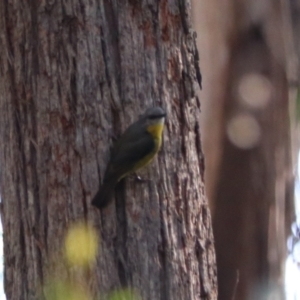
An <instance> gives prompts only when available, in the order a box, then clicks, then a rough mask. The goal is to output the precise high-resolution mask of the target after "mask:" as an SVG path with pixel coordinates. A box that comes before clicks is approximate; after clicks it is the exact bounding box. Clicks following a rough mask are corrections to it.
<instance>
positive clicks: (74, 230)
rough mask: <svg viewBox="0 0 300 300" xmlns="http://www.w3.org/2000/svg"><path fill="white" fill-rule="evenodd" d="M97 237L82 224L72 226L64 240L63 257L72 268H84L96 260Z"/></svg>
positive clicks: (86, 225) (89, 228)
mask: <svg viewBox="0 0 300 300" xmlns="http://www.w3.org/2000/svg"><path fill="white" fill-rule="evenodd" d="M97 250H98V235H97V232H96V231H95V229H94V228H93V227H92V226H90V225H88V224H86V223H83V222H79V223H76V224H74V225H72V226H71V227H70V228H69V230H68V232H67V236H66V239H65V255H66V257H67V260H68V262H69V263H70V265H72V266H86V265H88V264H90V263H92V262H93V261H94V260H95V259H96V255H97Z"/></svg>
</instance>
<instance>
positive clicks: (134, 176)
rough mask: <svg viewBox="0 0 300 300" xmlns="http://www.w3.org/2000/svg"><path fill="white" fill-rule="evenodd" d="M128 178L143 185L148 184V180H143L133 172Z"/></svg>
mask: <svg viewBox="0 0 300 300" xmlns="http://www.w3.org/2000/svg"><path fill="white" fill-rule="evenodd" d="M129 177H130V178H132V179H134V180H135V181H137V182H140V183H145V182H149V181H150V180H149V179H143V178H142V177H141V176H140V175H139V174H138V173H136V172H134V173H132V174H130V175H129Z"/></svg>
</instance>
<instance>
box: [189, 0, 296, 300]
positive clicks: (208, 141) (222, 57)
mask: <svg viewBox="0 0 300 300" xmlns="http://www.w3.org/2000/svg"><path fill="white" fill-rule="evenodd" d="M193 5H194V7H193V18H194V23H195V27H196V30H197V33H198V48H199V51H200V54H201V55H200V65H201V70H202V73H203V91H202V92H201V94H200V97H201V104H202V114H201V129H202V137H203V138H202V141H203V147H204V155H205V162H206V163H205V186H206V192H207V195H208V198H209V203H210V206H211V208H212V215H213V228H214V236H215V242H216V254H217V268H218V286H219V299H220V300H232V299H236V300H237V299H238V300H243V299H284V286H283V282H284V280H283V279H284V262H285V259H286V255H287V253H286V252H287V251H286V239H287V236H288V235H289V234H290V224H291V222H292V219H293V218H294V217H295V212H294V202H293V200H294V199H293V198H294V167H293V166H295V163H296V159H297V156H298V150H299V138H298V136H299V134H296V129H299V128H298V126H297V100H296V99H297V90H298V87H299V37H300V32H299V20H300V18H299V8H300V1H287V0H282V1H279V0H278V1H270V0H259V1H256V0H250V1H249V0H226V1H221V2H220V1H217V0H211V1H194V2H193ZM298 280H300V278H299V279H298Z"/></svg>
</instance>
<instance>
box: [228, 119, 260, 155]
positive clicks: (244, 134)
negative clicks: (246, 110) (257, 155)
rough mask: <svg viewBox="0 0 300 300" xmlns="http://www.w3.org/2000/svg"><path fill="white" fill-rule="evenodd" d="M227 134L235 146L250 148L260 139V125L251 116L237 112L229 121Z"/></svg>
mask: <svg viewBox="0 0 300 300" xmlns="http://www.w3.org/2000/svg"><path fill="white" fill-rule="evenodd" d="M227 136H228V138H229V140H230V141H231V142H232V143H233V144H234V145H235V146H236V147H238V148H242V149H251V148H253V147H255V146H256V145H257V144H258V143H259V141H260V138H261V132H260V126H259V124H258V122H257V121H256V120H255V119H254V118H253V117H252V116H250V115H248V114H239V115H237V116H235V117H233V118H232V119H231V120H230V121H229V123H228V125H227Z"/></svg>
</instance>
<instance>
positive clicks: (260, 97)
mask: <svg viewBox="0 0 300 300" xmlns="http://www.w3.org/2000/svg"><path fill="white" fill-rule="evenodd" d="M272 91H273V87H272V83H271V82H270V80H269V79H268V78H267V77H265V76H263V75H261V74H258V73H250V74H246V75H244V76H243V77H242V78H241V79H240V82H239V85H238V93H239V96H240V100H241V101H242V102H244V103H245V104H247V105H248V106H249V107H251V108H254V109H262V108H265V107H266V106H267V104H268V103H269V102H270V100H271V96H272Z"/></svg>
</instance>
